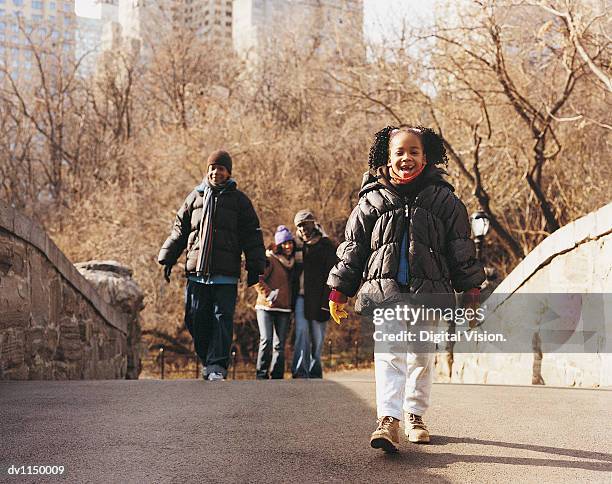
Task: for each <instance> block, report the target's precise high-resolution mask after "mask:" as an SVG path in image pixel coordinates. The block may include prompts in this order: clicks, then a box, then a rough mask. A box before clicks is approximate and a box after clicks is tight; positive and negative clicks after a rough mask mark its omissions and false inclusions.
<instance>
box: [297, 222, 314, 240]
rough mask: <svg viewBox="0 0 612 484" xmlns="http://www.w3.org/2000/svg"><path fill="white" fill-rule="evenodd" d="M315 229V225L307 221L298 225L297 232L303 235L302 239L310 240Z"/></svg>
mask: <svg viewBox="0 0 612 484" xmlns="http://www.w3.org/2000/svg"><path fill="white" fill-rule="evenodd" d="M314 229H315V223H314V222H313V221H312V220H307V221H306V222H302V223H301V224H299V225H298V231H299V232H300V233H301V234H302V235H303V238H306V239H308V238H310V236H311V235H312V233H313V232H314Z"/></svg>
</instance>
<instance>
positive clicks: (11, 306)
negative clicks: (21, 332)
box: [0, 275, 30, 331]
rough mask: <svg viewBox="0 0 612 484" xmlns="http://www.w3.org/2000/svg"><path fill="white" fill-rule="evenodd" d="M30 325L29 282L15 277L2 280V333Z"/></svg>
mask: <svg viewBox="0 0 612 484" xmlns="http://www.w3.org/2000/svg"><path fill="white" fill-rule="evenodd" d="M29 324H30V298H29V294H28V287H27V281H26V280H24V279H23V278H20V277H16V276H14V275H12V276H9V277H3V278H2V279H1V280H0V331H2V330H6V329H8V328H13V327H18V328H25V327H26V326H28V325H29Z"/></svg>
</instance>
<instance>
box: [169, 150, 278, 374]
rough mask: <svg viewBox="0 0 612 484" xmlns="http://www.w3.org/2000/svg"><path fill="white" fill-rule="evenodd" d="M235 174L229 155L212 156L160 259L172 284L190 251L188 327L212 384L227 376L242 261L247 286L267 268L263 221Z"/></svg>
mask: <svg viewBox="0 0 612 484" xmlns="http://www.w3.org/2000/svg"><path fill="white" fill-rule="evenodd" d="M231 173H232V158H231V157H230V155H229V153H227V152H225V151H215V152H214V153H212V154H211V155H210V156H209V158H208V161H207V176H206V177H205V178H204V179H203V180H202V183H200V185H198V186H197V187H196V188H195V189H194V190H193V191H192V192H191V193H190V194H189V195H188V196H187V198H186V199H185V201H184V202H183V205H182V206H181V207H180V208H179V210H178V212H177V214H176V219H175V221H174V226H173V228H172V232H171V233H170V236H169V237H168V238H167V239H166V241H165V242H164V245H163V246H162V248H161V250H160V252H159V257H158V262H159V263H160V264H162V265H163V266H164V278H165V279H166V281H168V282H170V273H171V271H172V266H174V264H176V261H177V259H178V258H179V257H180V255H181V253H182V252H183V250H185V249H187V261H186V263H185V272H186V274H187V287H186V291H185V292H186V294H185V325H186V327H187V329H188V330H189V332H190V333H191V336H192V338H193V341H194V346H195V350H196V353H197V354H198V356H199V358H200V360H201V361H202V365H203V366H204V367H205V371H204V372H203V377H204V378H205V379H207V380H211V381H215V380H223V379H224V378H225V377H226V376H227V367H228V365H229V358H230V347H231V344H232V338H233V330H234V321H233V320H234V309H235V307H236V296H237V285H238V279H239V278H240V268H241V255H242V253H243V252H244V254H245V256H246V270H247V273H248V275H247V283H248V285H249V286H252V285H254V284H256V283H257V282H258V281H259V276H260V275H261V274H263V272H264V269H265V264H266V258H265V249H264V245H263V236H262V233H261V228H260V226H259V218H258V217H257V214H256V212H255V209H254V208H253V205H252V203H251V201H250V200H249V198H248V197H247V196H246V195H245V194H244V193H242V192H241V191H240V190H238V189H237V188H236V182H235V180H234V179H232V178H230V176H231Z"/></svg>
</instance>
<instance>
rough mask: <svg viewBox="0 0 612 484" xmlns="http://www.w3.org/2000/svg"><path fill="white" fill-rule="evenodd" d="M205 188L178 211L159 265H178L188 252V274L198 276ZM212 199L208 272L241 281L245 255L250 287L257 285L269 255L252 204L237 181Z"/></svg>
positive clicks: (160, 253) (195, 192)
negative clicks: (212, 209) (239, 278)
mask: <svg viewBox="0 0 612 484" xmlns="http://www.w3.org/2000/svg"><path fill="white" fill-rule="evenodd" d="M204 187H205V183H202V184H201V185H199V186H198V187H196V188H195V189H194V190H193V191H192V192H191V193H190V194H189V195H188V196H187V198H186V199H185V201H184V202H183V205H181V208H180V209H179V210H178V212H177V214H176V218H175V221H174V227H173V228H172V233H171V234H170V236H169V237H168V239H166V241H165V242H164V245H163V246H162V248H161V250H160V252H159V256H158V262H159V263H160V264H171V265H174V264H176V261H177V259H178V258H179V257H180V255H181V253H182V252H183V250H185V249H187V261H186V263H185V271H186V272H187V273H195V272H196V265H197V260H198V253H199V251H200V244H199V240H198V237H199V232H200V223H201V219H202V206H203V194H204ZM213 196H214V197H215V200H214V201H213V204H214V219H213V242H212V253H211V257H210V266H209V272H210V274H221V275H226V276H235V277H240V268H241V260H240V258H241V254H242V252H244V254H245V256H246V270H247V272H248V283H249V285H252V284H255V283H256V282H257V281H258V276H259V275H260V274H263V272H264V269H265V266H266V254H265V248H264V244H263V235H262V232H261V228H260V226H259V218H258V217H257V214H256V213H255V209H254V208H253V204H252V203H251V201H250V200H249V198H248V197H247V196H246V195H245V194H244V193H242V192H241V191H240V190H238V189H237V188H236V182H235V181H234V180H230V181H229V182H228V185H227V186H226V188H225V189H224V190H223V191H218V190H215V191H214V192H213Z"/></svg>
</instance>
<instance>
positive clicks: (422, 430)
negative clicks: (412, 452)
mask: <svg viewBox="0 0 612 484" xmlns="http://www.w3.org/2000/svg"><path fill="white" fill-rule="evenodd" d="M404 432H405V433H406V437H408V440H409V441H410V442H416V443H417V444H426V443H427V442H429V431H428V430H427V426H426V425H425V424H424V423H423V419H422V418H421V416H420V415H415V414H414V413H406V420H405V424H404Z"/></svg>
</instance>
